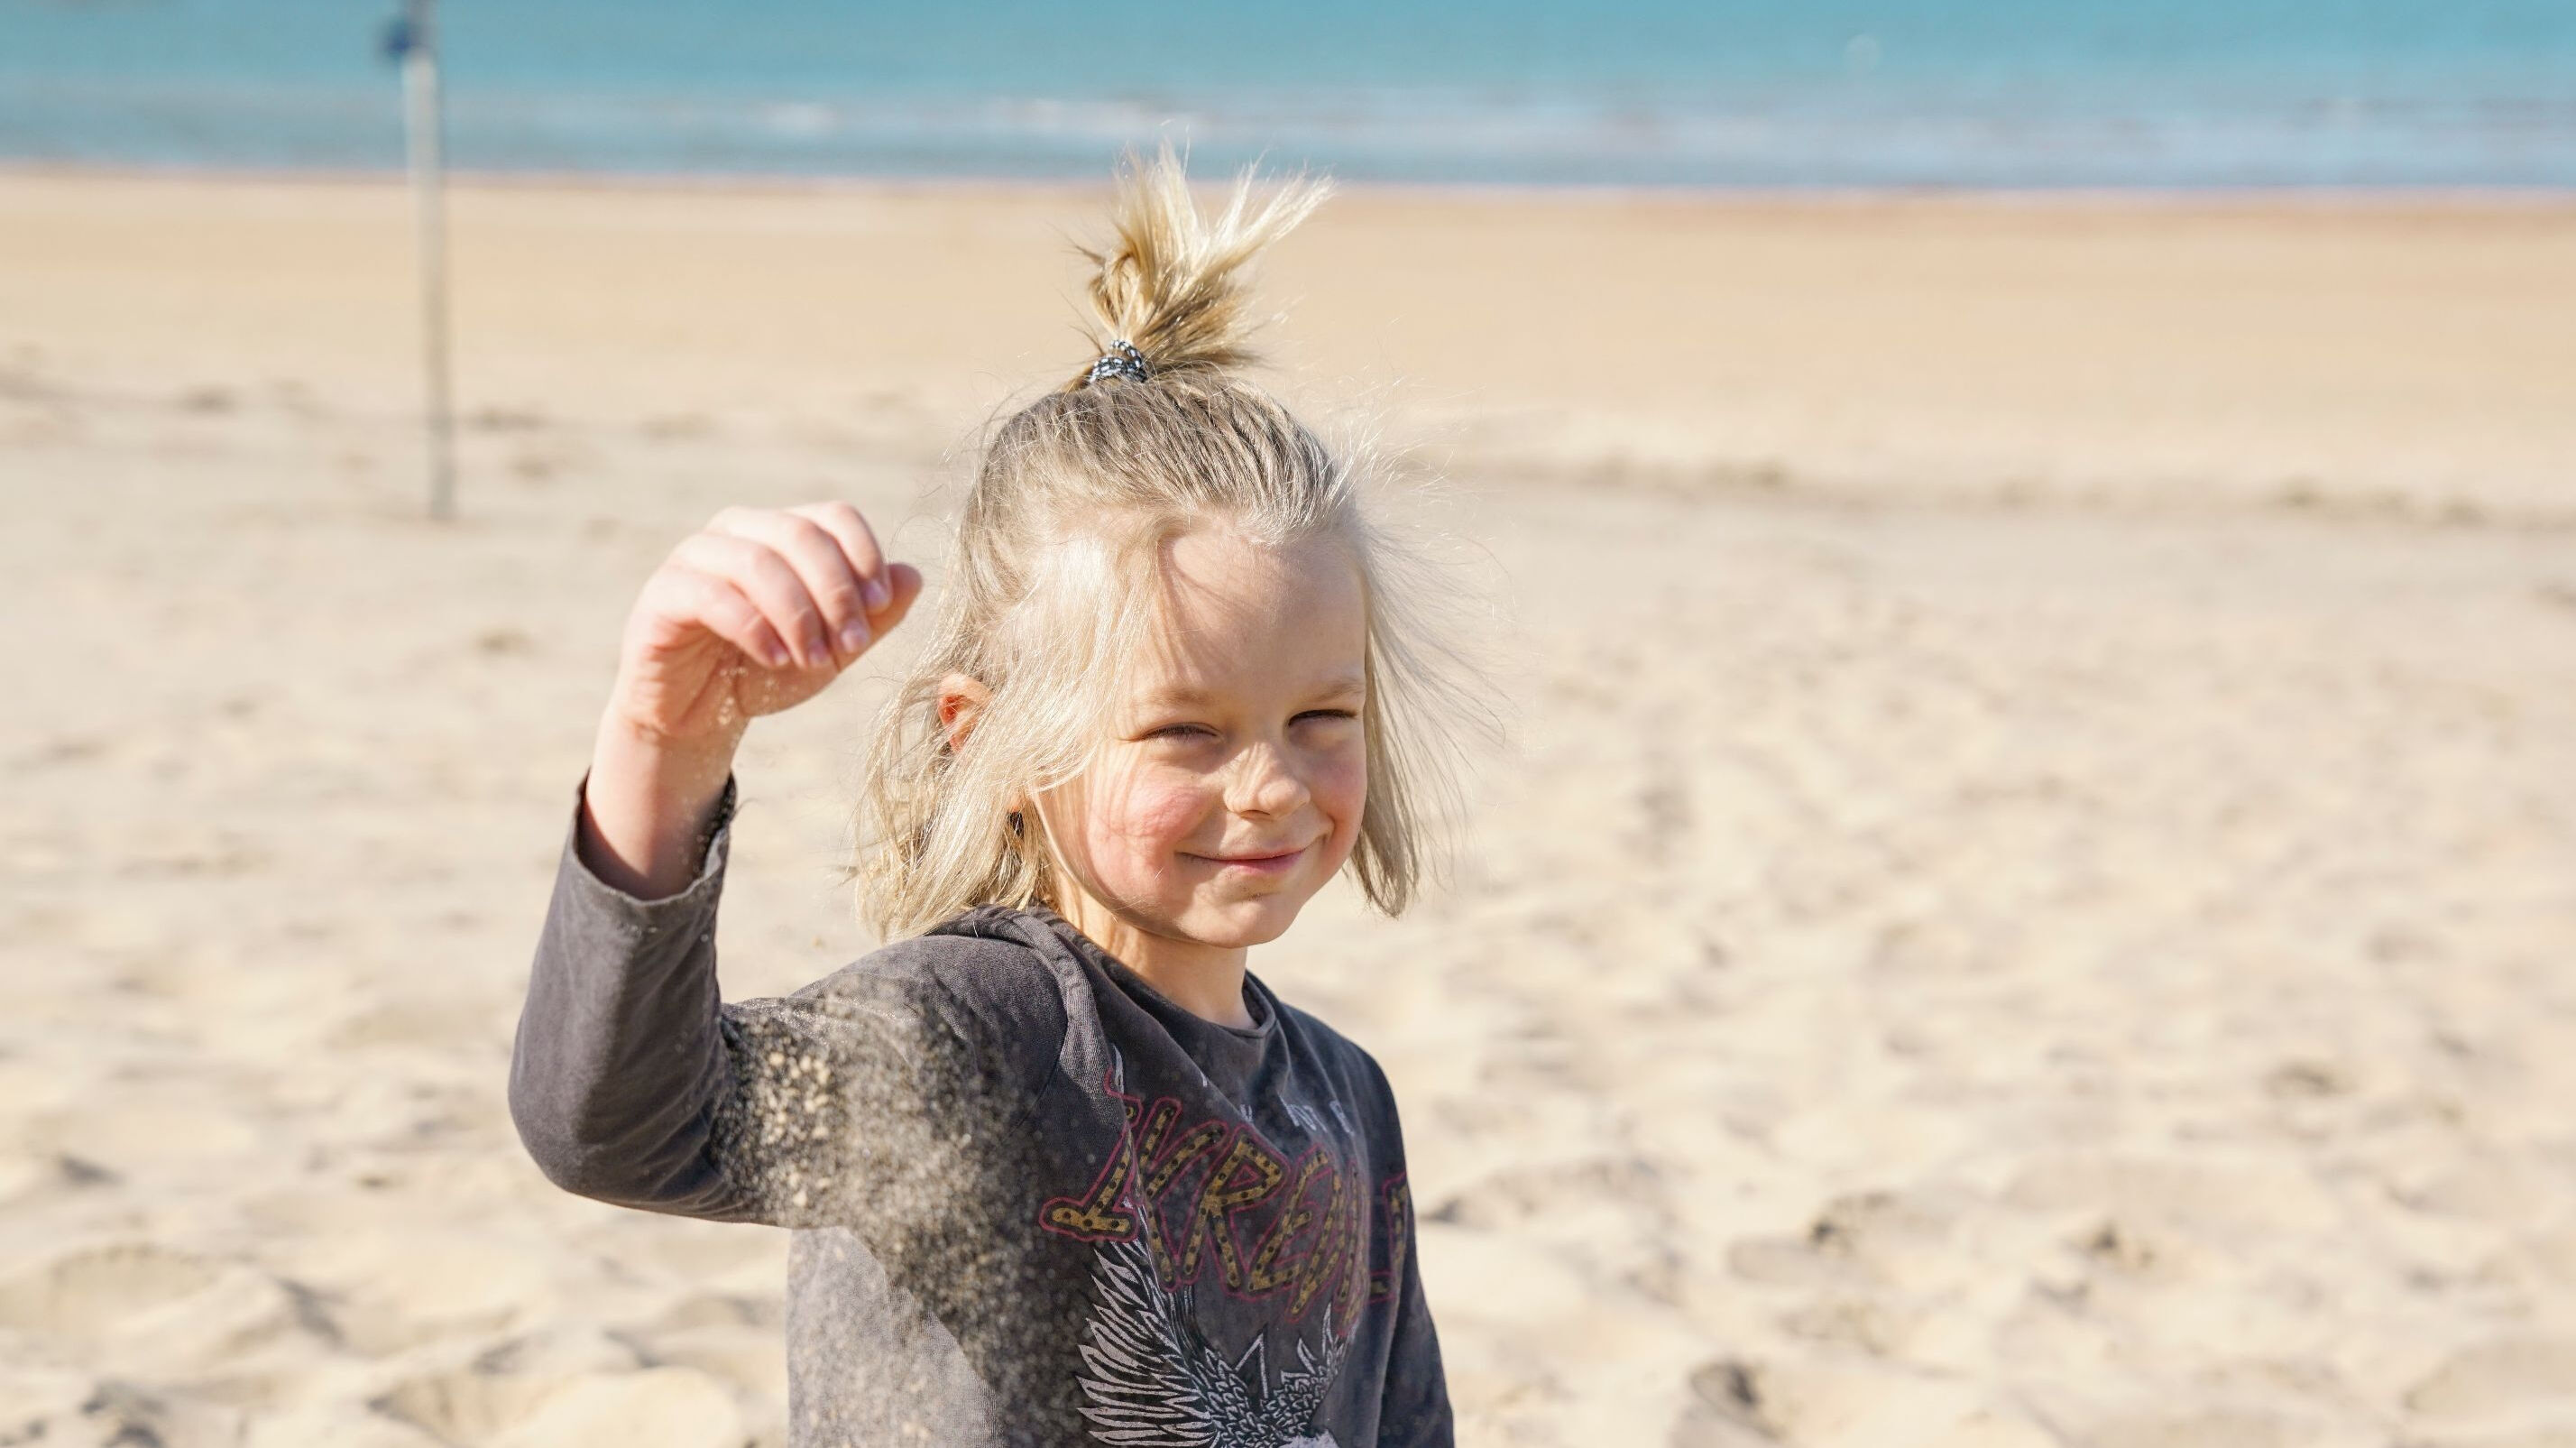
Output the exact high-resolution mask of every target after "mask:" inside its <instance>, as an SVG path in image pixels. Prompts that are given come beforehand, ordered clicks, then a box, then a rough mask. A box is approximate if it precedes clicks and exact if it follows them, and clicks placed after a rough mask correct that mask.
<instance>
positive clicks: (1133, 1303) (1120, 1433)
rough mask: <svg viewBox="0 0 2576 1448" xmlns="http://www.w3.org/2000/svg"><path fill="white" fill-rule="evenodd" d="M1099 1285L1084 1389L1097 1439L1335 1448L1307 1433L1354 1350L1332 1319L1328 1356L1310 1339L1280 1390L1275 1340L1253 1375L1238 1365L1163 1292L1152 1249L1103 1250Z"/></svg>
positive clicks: (1188, 1447) (1127, 1445) (1128, 1245)
mask: <svg viewBox="0 0 2576 1448" xmlns="http://www.w3.org/2000/svg"><path fill="white" fill-rule="evenodd" d="M1091 1287H1092V1293H1093V1296H1094V1298H1095V1299H1096V1300H1095V1302H1094V1303H1093V1306H1092V1313H1091V1326H1090V1327H1089V1328H1088V1329H1087V1330H1086V1331H1085V1332H1084V1334H1083V1344H1082V1361H1083V1365H1084V1366H1085V1367H1086V1368H1088V1369H1089V1371H1088V1372H1086V1373H1084V1374H1083V1376H1082V1378H1081V1379H1080V1381H1081V1384H1082V1395H1083V1397H1084V1399H1085V1400H1086V1401H1087V1402H1088V1404H1089V1406H1087V1407H1085V1408H1084V1409H1083V1410H1082V1415H1083V1417H1085V1418H1087V1419H1089V1420H1090V1422H1091V1434H1092V1437H1094V1438H1095V1439H1097V1440H1099V1441H1100V1442H1102V1443H1107V1444H1113V1445H1116V1448H1335V1445H1334V1443H1333V1435H1332V1434H1330V1433H1328V1432H1325V1433H1314V1434H1311V1435H1310V1434H1309V1433H1308V1431H1307V1430H1308V1429H1309V1428H1310V1427H1312V1426H1313V1424H1314V1421H1315V1414H1316V1411H1317V1410H1318V1409H1320V1408H1321V1407H1322V1406H1323V1403H1324V1393H1325V1391H1326V1390H1327V1389H1329V1388H1330V1387H1331V1386H1332V1383H1333V1376H1334V1374H1336V1373H1337V1372H1339V1371H1340V1370H1341V1366H1342V1356H1343V1353H1344V1352H1345V1351H1346V1350H1347V1349H1348V1347H1349V1346H1350V1335H1349V1334H1347V1333H1344V1334H1341V1335H1339V1336H1336V1335H1335V1334H1334V1332H1333V1325H1332V1321H1331V1315H1330V1314H1326V1319H1325V1322H1324V1331H1323V1344H1322V1351H1321V1352H1320V1353H1318V1352H1317V1351H1316V1349H1315V1347H1313V1346H1312V1345H1309V1344H1308V1343H1307V1342H1306V1341H1305V1340H1304V1339H1303V1338H1300V1339H1299V1340H1298V1343H1297V1365H1296V1366H1295V1367H1293V1368H1290V1369H1287V1370H1286V1371H1284V1372H1282V1373H1280V1375H1279V1380H1278V1382H1277V1383H1276V1384H1272V1383H1270V1382H1269V1381H1268V1378H1269V1373H1268V1370H1267V1365H1266V1363H1265V1362H1263V1361H1262V1356H1263V1354H1264V1352H1265V1350H1266V1347H1267V1343H1268V1339H1267V1337H1266V1336H1265V1337H1263V1338H1258V1339H1255V1340H1254V1342H1253V1345H1252V1351H1251V1352H1249V1353H1247V1354H1245V1357H1244V1361H1245V1362H1246V1363H1249V1364H1251V1365H1252V1368H1251V1371H1250V1372H1249V1373H1248V1374H1246V1373H1243V1372H1240V1371H1238V1366H1239V1365H1234V1366H1230V1365H1228V1364H1227V1362H1226V1360H1225V1359H1224V1358H1223V1357H1221V1356H1219V1355H1218V1354H1217V1352H1216V1350H1215V1349H1214V1348H1211V1347H1209V1346H1208V1345H1207V1341H1206V1339H1204V1338H1203V1337H1201V1336H1200V1335H1199V1331H1198V1328H1197V1325H1196V1324H1194V1323H1192V1322H1190V1321H1189V1320H1188V1319H1187V1317H1186V1316H1184V1315H1183V1313H1182V1311H1181V1308H1180V1303H1179V1301H1178V1300H1177V1299H1176V1298H1175V1297H1174V1296H1173V1295H1172V1294H1171V1293H1169V1292H1166V1291H1164V1290H1163V1284H1162V1282H1161V1280H1160V1279H1159V1278H1157V1277H1156V1276H1155V1275H1154V1259H1153V1256H1152V1254H1151V1253H1150V1252H1148V1251H1147V1249H1146V1247H1145V1245H1144V1243H1143V1242H1141V1241H1135V1240H1131V1241H1126V1242H1111V1243H1107V1244H1104V1245H1103V1246H1101V1247H1100V1248H1099V1250H1098V1255H1097V1257H1096V1258H1095V1259H1094V1262H1093V1266H1092V1272H1091ZM1256 1393H1258V1394H1259V1395H1260V1401H1259V1402H1257V1403H1256V1402H1255V1401H1254V1395H1255V1394H1256Z"/></svg>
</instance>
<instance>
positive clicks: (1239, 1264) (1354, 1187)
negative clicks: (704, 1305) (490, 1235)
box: [510, 787, 1451, 1448]
mask: <svg viewBox="0 0 2576 1448" xmlns="http://www.w3.org/2000/svg"><path fill="white" fill-rule="evenodd" d="M731 800H732V791H731V789H730V787H728V789H727V792H726V803H725V804H724V805H723V806H720V808H719V814H718V820H717V824H716V827H715V831H714V834H713V836H712V838H711V840H710V842H709V845H708V848H707V852H706V863H705V865H704V867H703V868H702V869H701V871H700V872H699V874H698V876H697V878H696V879H695V881H694V882H693V883H691V884H690V886H689V887H688V888H687V889H686V890H684V891H682V892H681V893H680V894H678V895H676V896H673V897H671V898H669V899H665V900H657V901H641V900H637V899H635V898H634V897H632V896H629V895H626V894H624V893H622V892H620V891H618V890H615V889H613V888H611V887H610V886H608V885H606V884H604V883H602V882H601V881H600V880H599V879H598V878H597V877H596V876H594V875H593V874H592V873H591V872H590V871H589V870H588V869H587V868H585V867H584V866H583V864H582V863H581V861H580V859H579V857H578V856H577V854H576V853H575V851H574V850H573V847H572V845H571V843H570V841H569V840H567V843H566V845H565V848H564V853H563V857H562V861H561V864H560V867H559V869H558V872H557V876H556V882H555V892H554V899H553V903H552V906H551V908H550V910H549V911H548V914H547V917H546V925H545V931H544V934H543V936H542V938H541V939H540V942H539V944H538V949H537V958H536V967H535V973H534V975H533V977H532V979H531V980H530V982H529V986H528V1003H527V1009H526V1011H525V1013H524V1014H523V1015H522V1016H521V1018H520V1022H519V1035H518V1045H517V1051H516V1054H515V1055H514V1057H513V1059H512V1062H511V1069H510V1109H511V1113H512V1115H513V1116H514V1117H515V1118H516V1120H517V1122H518V1126H519V1134H520V1137H521V1139H522V1140H524V1141H525V1142H526V1143H527V1147H528V1150H529V1152H530V1153H531V1154H532V1155H533V1156H534V1157H535V1158H536V1160H537V1163H538V1165H539V1166H540V1167H542V1168H543V1169H544V1170H545V1173H546V1175H547V1176H548V1177H549V1178H551V1179H552V1180H554V1181H555V1182H556V1183H557V1184H559V1185H561V1186H563V1187H565V1188H567V1189H569V1190H571V1191H575V1192H579V1193H581V1194H583V1195H585V1196H590V1197H596V1198H598V1199H599V1200H602V1201H607V1202H615V1203H618V1204H620V1205H624V1206H632V1207H642V1208H646V1209H649V1210H652V1211H660V1212H675V1213H679V1214H682V1215H686V1216H694V1217H707V1218H713V1219H716V1220H721V1221H739V1222H765V1223H770V1224H772V1225H777V1226H784V1227H790V1228H794V1229H795V1237H794V1241H793V1244H792V1247H791V1250H790V1255H789V1277H788V1313H787V1337H788V1372H789V1414H790V1419H791V1424H792V1426H791V1439H792V1442H793V1443H794V1444H795V1445H796V1448H844V1445H847V1448H875V1445H879V1444H895V1443H930V1444H940V1445H952V1444H976V1445H981V1444H996V1445H999V1444H1010V1445H1020V1444H1048V1445H1054V1444H1080V1443H1095V1442H1096V1443H1103V1444H1119V1445H1129V1448H1160V1445H1166V1444H1170V1445H1210V1448H1217V1445H1222V1448H1276V1445H1299V1448H1315V1445H1326V1444H1329V1445H1333V1448H1364V1445H1371V1444H1376V1445H1385V1448H1406V1445H1417V1444H1420V1445H1447V1444H1449V1443H1450V1442H1451V1427H1450V1413H1449V1403H1448V1397H1447V1392H1446V1389H1445V1386H1444V1384H1443V1380H1442V1377H1441V1371H1440V1349H1439V1344H1438V1341H1437V1339H1436V1338H1435V1336H1434V1334H1433V1331H1432V1325H1431V1315H1430V1312H1429V1311H1428V1309H1427V1308H1426V1307H1425V1306H1424V1303H1423V1299H1422V1285H1421V1280H1420V1276H1419V1274H1418V1273H1417V1272H1416V1270H1415V1263H1414V1255H1413V1217H1412V1211H1411V1205H1410V1198H1409V1196H1408V1194H1407V1191H1406V1186H1405V1175H1404V1148H1403V1141H1402V1138H1401V1136H1400V1134H1399V1131H1398V1127H1397V1122H1396V1113H1395V1100H1394V1097H1393V1095H1392V1093H1391V1092H1390V1091H1389V1090H1388V1088H1387V1083H1386V1078H1385V1076H1384V1075H1383V1074H1382V1073H1381V1072H1380V1071H1379V1070H1378V1067H1377V1063H1376V1062H1375V1061H1372V1060H1371V1059H1370V1058H1369V1056H1368V1054H1367V1053H1366V1052H1365V1051H1362V1050H1361V1049H1360V1048H1359V1047H1357V1046H1354V1045H1352V1044H1351V1043H1350V1042H1349V1041H1347V1040H1344V1039H1343V1038H1342V1037H1341V1036H1340V1035H1339V1034H1337V1033H1335V1032H1334V1031H1333V1030H1332V1029H1331V1028H1330V1027H1328V1026H1326V1025H1324V1024H1323V1023H1322V1022H1321V1021H1318V1020H1316V1019H1315V1018H1314V1017H1312V1016H1310V1015H1307V1014H1305V1013H1304V1012H1302V1011H1299V1010H1297V1009H1295V1008H1294V1007H1292V1006H1288V1005H1285V1004H1283V1003H1281V1002H1280V1000H1279V999H1278V998H1277V997H1276V996H1274V995H1272V994H1271V992H1270V990H1269V988H1268V987H1266V986H1264V985H1263V984H1262V983H1261V982H1260V981H1259V980H1258V979H1255V978H1252V977H1249V976H1247V977H1246V978H1245V983H1244V1003H1245V1006H1246V1007H1247V1009H1248V1010H1249V1011H1250V1012H1251V1015H1252V1018H1253V1024H1252V1025H1251V1026H1250V1027H1248V1028H1245V1029H1234V1028H1230V1027H1226V1026H1220V1025H1216V1024H1214V1023H1212V1022H1209V1021H1206V1020H1203V1019H1201V1018H1199V1017H1197V1016H1195V1015H1192V1014H1191V1013H1190V1012H1188V1011H1186V1010H1184V1009H1182V1008H1181V1007H1179V1006H1177V1005H1175V1004H1173V1003H1172V1002H1171V1001H1170V1000H1168V999H1166V998H1165V997H1164V996H1162V995H1161V994H1160V993H1159V992H1157V991H1156V990H1155V989H1154V988H1153V987H1152V986H1150V985H1148V984H1147V983H1146V982H1145V981H1144V980H1143V979H1141V978H1140V977H1138V976H1137V975H1136V974H1135V973H1134V972H1133V971H1130V970H1128V969H1127V968H1126V967H1125V966H1123V965H1121V964H1119V963H1118V962H1117V961H1116V960H1113V959H1111V958H1110V957H1109V956H1108V955H1107V954H1106V953H1105V952H1103V951H1102V950H1101V949H1100V948H1099V947H1098V946H1096V945H1095V944H1093V943H1092V942H1091V941H1090V940H1088V939H1087V938H1085V937H1084V936H1083V935H1081V934H1080V933H1079V932H1077V931H1076V930H1074V929H1073V928H1072V927H1071V926H1070V925H1068V924H1066V923H1065V922H1064V921H1063V920H1062V919H1060V918H1058V917H1057V916H1055V915H1054V914H1052V913H1051V912H1048V911H1045V910H1016V909H1007V908H1003V907H999V906H986V907H982V908H979V909H976V910H972V911H969V912H968V913H966V914H964V915H961V916H959V917H957V918H956V919H954V920H951V921H949V922H947V923H945V924H943V925H940V926H938V927H936V928H934V929H933V930H931V931H930V932H929V933H928V934H925V935H923V936H920V937H918V938H916V939H912V940H904V941H898V942H896V943H894V944H891V945H888V946H886V947H884V948H883V949H881V950H877V951H875V952H873V953H871V954H869V955H868V956H866V957H865V958H863V959H861V960H859V961H858V962H856V963H854V964H852V965H849V966H846V967H844V968H842V969H841V970H839V971H837V972H835V973H833V974H832V975H830V976H827V977H825V978H824V979H822V980H819V981H817V982H815V983H814V984H812V985H810V986H807V987H806V988H804V989H803V990H800V991H798V992H796V993H795V994H794V995H792V996H788V997H786V998H784V999H780V1000H754V1001H740V1002H735V1003H732V1004H722V1003H720V1002H719V999H718V995H717V989H716V970H715V920H716V902H717V897H718V894H719V892H720V890H721V888H722V882H723V877H724V863H725V855H726V848H727V844H728V840H729V837H730V816H731Z"/></svg>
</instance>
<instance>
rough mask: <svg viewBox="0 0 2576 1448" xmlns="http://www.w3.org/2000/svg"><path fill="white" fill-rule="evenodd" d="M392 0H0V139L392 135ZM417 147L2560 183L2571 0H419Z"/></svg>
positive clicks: (1022, 168)
mask: <svg viewBox="0 0 2576 1448" xmlns="http://www.w3.org/2000/svg"><path fill="white" fill-rule="evenodd" d="M397 9H398V6H397V4H396V3H395V0H0V164H36V165H71V166H112V167H175V168H230V169H243V168H248V169H260V170H279V169H288V170H292V169H315V170H328V171H350V170H359V171H365V170H377V169H393V168H398V167H400V166H401V165H402V163H403V155H404V150H403V133H402V104H401V87H400V81H399V70H398V67H397V66H396V65H395V63H394V62H393V61H392V60H390V59H389V58H388V56H389V51H391V50H392V49H394V48H395V47H394V46H393V45H392V44H390V43H389V39H390V34H391V25H392V22H393V20H394V18H395V13H396V11H397ZM435 39H436V46H435V53H436V54H437V55H438V57H439V60H440V65H441V75H442V78H443V90H444V98H445V110H444V117H445V119H444V124H443V128H442V134H443V138H444V142H445V148H446V153H447V156H448V159H449V161H450V163H451V164H452V165H454V166H456V167H458V168H460V169H464V170H470V171H485V172H542V173H601V174H639V175H668V174H675V173H678V174H695V175H705V176H717V177H774V176H786V177H843V176H847V177H886V176H897V177H961V178H987V177H990V178H1087V177H1096V176H1099V175H1102V174H1104V173H1105V171H1106V169H1107V167H1108V165H1109V164H1110V162H1111V161H1112V159H1113V158H1114V157H1115V155H1116V154H1117V153H1118V151H1120V150H1121V149H1123V148H1126V147H1131V146H1148V147H1150V146H1152V145H1154V144H1155V143H1157V142H1158V141H1161V140H1170V141H1172V142H1174V143H1175V144H1176V145H1179V146H1183V147H1186V148H1187V149H1188V150H1189V152H1190V155H1191V160H1192V165H1193V168H1194V169H1199V170H1202V171H1204V170H1208V169H1212V168H1220V167H1224V168H1230V167H1233V166H1237V165H1241V164H1246V163H1251V162H1254V161H1259V162H1261V163H1263V164H1264V165H1265V166H1268V167H1274V168H1280V169H1289V168H1295V167H1299V166H1307V167H1313V168H1316V169H1321V170H1326V171H1330V172H1332V173H1334V174H1336V175H1338V176H1341V177H1344V178H1346V179H1351V180H1361V181H1389V182H1414V183H1419V182H1432V183H1458V184H1472V185H1487V186H1548V187H1558V186H1610V187H1695V188H1696V187H1718V188H1757V189H1766V190H1768V189H1805V188H1821V189H1835V188H1859V189H1879V188H1974V189H2062V188H2084V189H2091V188H2114V189H2150V190H2152V189H2186V190H2211V189H2220V190H2223V189H2232V188H2265V189H2282V188H2291V189H2306V188H2319V189H2339V188H2365V189H2419V188H2432V189H2479V190H2487V189H2494V190H2543V191H2558V190H2564V189H2567V188H2569V187H2571V186H2576V0H977V3H969V0H921V3H914V4H901V5H897V4H883V3H876V0H690V3H681V0H447V3H444V4H441V5H439V6H438V8H437V13H436V23H435Z"/></svg>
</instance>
